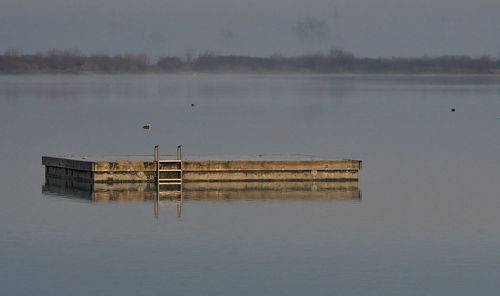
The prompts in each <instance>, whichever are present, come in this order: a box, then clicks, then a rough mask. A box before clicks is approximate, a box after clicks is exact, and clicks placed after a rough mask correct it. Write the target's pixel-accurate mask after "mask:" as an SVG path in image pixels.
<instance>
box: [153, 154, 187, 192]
mask: <svg viewBox="0 0 500 296" xmlns="http://www.w3.org/2000/svg"><path fill="white" fill-rule="evenodd" d="M182 158H183V151H182V145H180V146H178V147H177V159H168V160H162V159H160V147H159V146H158V145H157V146H155V151H154V160H155V163H156V186H157V189H158V191H160V186H161V187H162V190H165V191H178V192H181V193H182ZM176 189H177V190H176Z"/></svg>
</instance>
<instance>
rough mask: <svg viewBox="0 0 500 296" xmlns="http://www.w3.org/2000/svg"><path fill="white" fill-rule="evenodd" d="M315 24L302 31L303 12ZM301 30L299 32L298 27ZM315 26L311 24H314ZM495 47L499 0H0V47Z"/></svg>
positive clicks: (369, 52)
mask: <svg viewBox="0 0 500 296" xmlns="http://www.w3.org/2000/svg"><path fill="white" fill-rule="evenodd" d="M306 17H307V18H309V20H314V21H317V23H318V24H321V26H322V27H321V28H320V29H321V30H322V33H321V34H319V35H317V36H316V37H315V36H312V37H313V38H309V39H307V38H301V36H299V34H298V32H297V30H294V28H295V29H296V28H297V26H299V25H300V22H303V21H304V19H305V18H306ZM306 33H307V32H306ZM313 33H314V32H313ZM75 47H77V48H80V49H81V50H82V51H83V52H84V53H86V54H91V53H95V52H106V53H109V54H116V53H123V52H143V53H147V54H150V55H152V56H158V55H180V56H184V55H185V54H186V52H188V51H191V52H192V53H193V54H195V55H196V54H198V53H200V52H203V51H206V50H211V51H214V52H216V53H220V54H244V55H257V56H270V55H272V54H274V53H281V54H284V55H296V54H303V53H313V52H318V51H327V50H328V49H329V48H331V47H337V48H343V49H345V50H349V51H351V52H353V53H354V54H355V55H357V56H369V57H379V56H382V57H391V56H423V55H425V54H427V55H441V54H459V55H460V54H466V55H474V56H477V55H482V54H487V55H491V56H494V57H498V55H499V53H500V0H307V1H306V0H301V1H299V0H240V1H237V0H140V1H139V0H85V1H83V0H1V1H0V51H2V52H3V51H4V50H5V49H7V48H18V49H21V50H23V51H24V52H25V53H32V52H36V51H40V50H47V49H51V48H57V49H64V48H75Z"/></svg>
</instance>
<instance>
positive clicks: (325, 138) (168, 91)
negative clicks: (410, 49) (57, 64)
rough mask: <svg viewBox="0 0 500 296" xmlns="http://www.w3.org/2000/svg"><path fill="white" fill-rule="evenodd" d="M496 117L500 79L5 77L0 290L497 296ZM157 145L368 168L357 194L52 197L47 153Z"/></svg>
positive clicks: (499, 135) (148, 149)
mask: <svg viewBox="0 0 500 296" xmlns="http://www.w3.org/2000/svg"><path fill="white" fill-rule="evenodd" d="M191 104H194V106H191ZM452 108H455V112H451V109H452ZM499 116H500V77H498V76H463V75H451V76H440V75H429V76H398V75H392V76H391V75H379V76H371V75H208V74H205V75H201V74H185V75H109V76H108V75H26V76H25V75H11V76H9V75H6V76H0V143H1V145H0V164H1V170H0V188H1V191H0V293H1V294H2V295H92V294H94V295H159V294H170V295H455V296H456V295H498V294H499V293H500V284H499V282H498V279H500V255H499V254H500V253H499V250H500V214H499V213H500V182H499V180H500V178H499V177H500V121H498V120H497V118H498V117H499ZM147 122H151V123H152V130H151V132H150V133H147V132H145V131H144V130H142V126H143V125H144V124H145V123H147ZM156 144H159V145H160V146H161V147H162V152H165V153H168V152H170V153H172V154H173V153H175V148H176V147H177V145H179V144H182V145H184V149H185V153H187V154H193V155H255V154H306V155H316V156H320V157H325V158H339V159H361V160H362V161H363V170H362V172H361V179H360V182H359V189H360V190H361V191H362V199H361V200H356V201H351V200H334V199H333V200H329V199H320V200H317V199H313V200H308V199H307V196H304V198H302V199H297V198H294V199H290V200H286V199H281V200H225V201H216V200H214V201H209V200H206V201H195V200H192V201H189V200H187V201H185V202H184V205H183V214H182V217H178V216H177V214H176V209H175V207H172V206H168V205H167V206H163V207H162V208H161V214H160V216H159V217H158V218H157V219H156V218H155V217H154V215H153V204H152V203H151V202H143V203H113V202H111V203H96V202H91V201H88V200H85V199H75V198H67V197H65V196H54V195H46V194H43V193H42V186H43V184H44V181H45V180H44V168H43V167H42V165H41V156H42V155H63V154H66V155H110V154H152V153H153V146H154V145H156Z"/></svg>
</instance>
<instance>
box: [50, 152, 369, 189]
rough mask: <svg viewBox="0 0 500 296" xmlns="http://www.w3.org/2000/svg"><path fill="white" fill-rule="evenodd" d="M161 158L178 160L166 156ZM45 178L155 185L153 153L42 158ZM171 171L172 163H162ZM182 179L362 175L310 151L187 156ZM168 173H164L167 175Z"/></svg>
mask: <svg viewBox="0 0 500 296" xmlns="http://www.w3.org/2000/svg"><path fill="white" fill-rule="evenodd" d="M161 159H175V157H174V156H172V155H162V156H161ZM42 164H43V165H45V175H46V177H47V178H62V179H71V180H73V181H77V182H88V183H154V182H155V178H156V163H155V162H154V161H153V157H152V156H151V155H127V156H99V157H95V156H94V157H75V156H61V157H51V156H43V157H42ZM160 166H161V169H169V163H161V164H160ZM182 167H183V169H182V182H183V183H189V182H262V181H267V182H270V181H280V182H284V181H287V182H296V181H336V182H349V181H357V180H358V179H359V171H360V169H361V161H360V160H328V159H321V158H319V157H314V156H308V155H256V156H235V157H230V156H204V157H196V156H189V155H188V156H186V157H185V158H184V160H183V165H182ZM167 173H168V172H165V174H167ZM185 186H186V185H185Z"/></svg>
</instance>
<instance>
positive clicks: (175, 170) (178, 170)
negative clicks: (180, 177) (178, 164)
mask: <svg viewBox="0 0 500 296" xmlns="http://www.w3.org/2000/svg"><path fill="white" fill-rule="evenodd" d="M159 171H160V172H182V170H181V169H174V170H159Z"/></svg>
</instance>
